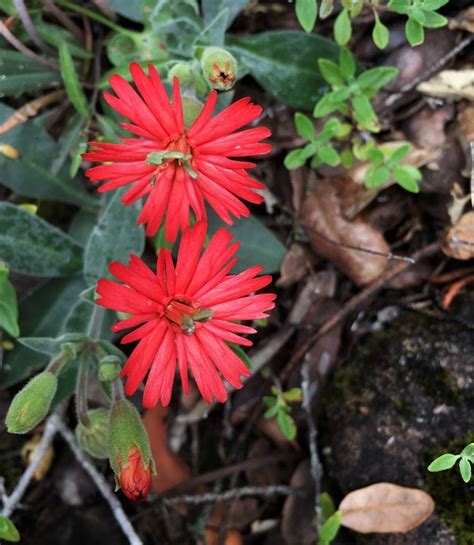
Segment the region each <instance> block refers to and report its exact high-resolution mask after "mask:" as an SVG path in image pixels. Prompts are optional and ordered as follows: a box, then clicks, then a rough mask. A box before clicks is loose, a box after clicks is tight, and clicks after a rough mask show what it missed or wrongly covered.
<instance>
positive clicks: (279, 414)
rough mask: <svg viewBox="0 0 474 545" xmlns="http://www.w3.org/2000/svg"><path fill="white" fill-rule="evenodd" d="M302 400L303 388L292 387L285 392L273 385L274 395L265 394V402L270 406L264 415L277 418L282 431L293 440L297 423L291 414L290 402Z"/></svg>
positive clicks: (268, 417) (267, 417)
mask: <svg viewBox="0 0 474 545" xmlns="http://www.w3.org/2000/svg"><path fill="white" fill-rule="evenodd" d="M300 401H301V388H292V389H291V390H288V391H287V392H283V391H282V390H281V389H280V388H278V387H277V386H272V395H268V396H264V398H263V402H264V403H265V405H266V406H267V407H268V408H267V410H266V412H265V414H264V415H263V416H264V417H265V418H266V419H268V420H270V419H272V418H276V421H277V423H278V427H279V428H280V431H281V433H282V434H283V435H284V437H286V438H287V439H289V440H290V441H292V440H293V439H295V437H296V432H297V429H296V424H295V421H294V419H293V417H292V416H291V409H292V408H291V406H290V403H297V402H300Z"/></svg>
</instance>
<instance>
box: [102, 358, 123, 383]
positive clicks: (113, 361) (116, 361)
mask: <svg viewBox="0 0 474 545" xmlns="http://www.w3.org/2000/svg"><path fill="white" fill-rule="evenodd" d="M120 363H121V362H120V358H118V357H117V356H114V355H112V354H110V355H108V356H105V357H104V358H102V359H101V360H100V361H99V373H98V375H99V380H100V381H101V382H111V381H112V380H115V379H117V378H119V376H120V369H121V365H120Z"/></svg>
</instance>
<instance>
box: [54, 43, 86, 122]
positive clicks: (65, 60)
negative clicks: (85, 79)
mask: <svg viewBox="0 0 474 545" xmlns="http://www.w3.org/2000/svg"><path fill="white" fill-rule="evenodd" d="M59 64H60V68H61V77H62V78H63V82H64V87H65V88H66V92H67V95H68V97H69V100H70V101H71V103H72V105H73V106H74V108H76V110H77V112H78V113H79V114H81V115H82V117H83V118H84V119H88V118H89V117H90V112H89V106H88V105H87V99H86V97H85V95H84V92H83V90H82V87H81V84H80V82H79V77H78V75H77V73H76V67H75V66H74V61H73V60H72V56H71V52H70V51H69V47H68V45H67V43H66V42H63V43H62V44H61V47H60V48H59Z"/></svg>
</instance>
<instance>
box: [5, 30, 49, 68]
mask: <svg viewBox="0 0 474 545" xmlns="http://www.w3.org/2000/svg"><path fill="white" fill-rule="evenodd" d="M0 34H1V35H2V36H3V37H4V38H5V40H7V42H9V43H10V44H11V45H12V46H13V47H14V48H15V49H16V50H17V51H20V53H23V55H25V56H26V57H29V58H30V59H32V60H34V61H35V62H37V63H38V64H42V65H43V66H47V67H48V68H51V69H52V70H55V71H57V72H59V66H58V65H57V64H54V63H52V62H50V61H48V60H47V59H44V58H43V57H42V56H41V55H38V54H37V53H35V52H34V51H32V50H31V49H29V48H28V47H26V45H23V44H22V43H21V42H20V40H19V39H18V38H16V37H15V36H14V35H13V34H12V33H11V32H10V31H9V30H8V28H7V26H6V25H5V23H4V22H3V21H0Z"/></svg>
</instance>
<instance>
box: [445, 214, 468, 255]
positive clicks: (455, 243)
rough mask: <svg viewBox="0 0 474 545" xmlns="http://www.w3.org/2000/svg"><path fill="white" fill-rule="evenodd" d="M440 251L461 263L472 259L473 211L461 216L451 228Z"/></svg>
mask: <svg viewBox="0 0 474 545" xmlns="http://www.w3.org/2000/svg"><path fill="white" fill-rule="evenodd" d="M442 250H443V252H444V253H445V254H446V255H449V257H454V259H460V260H462V261H465V260H467V259H471V258H473V257H474V211H471V212H467V213H466V214H464V215H463V216H461V218H460V220H459V221H458V222H457V223H456V224H455V225H453V227H451V229H450V230H449V231H448V234H447V236H446V241H445V243H444V245H443V247H442Z"/></svg>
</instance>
